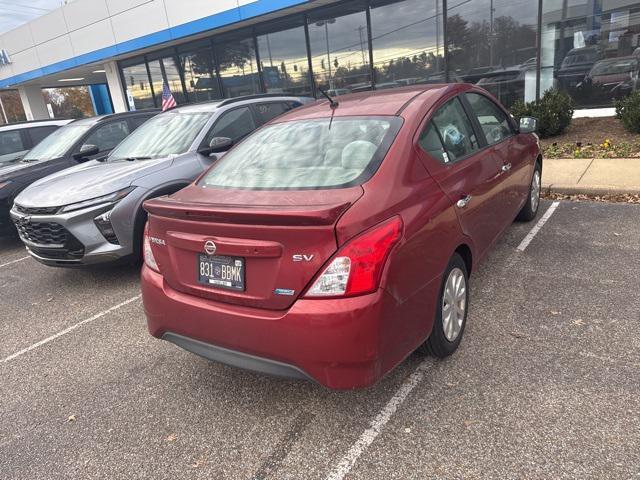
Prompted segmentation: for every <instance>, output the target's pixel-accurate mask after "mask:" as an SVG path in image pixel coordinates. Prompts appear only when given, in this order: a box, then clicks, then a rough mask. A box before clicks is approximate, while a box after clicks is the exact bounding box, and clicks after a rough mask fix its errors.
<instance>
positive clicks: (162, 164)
mask: <svg viewBox="0 0 640 480" xmlns="http://www.w3.org/2000/svg"><path fill="white" fill-rule="evenodd" d="M313 101H314V99H313V98H304V97H288V96H281V95H280V96H274V95H255V96H252V97H242V98H234V99H228V100H224V101H219V102H209V103H201V104H195V105H188V106H183V107H178V108H175V109H172V110H169V111H167V112H164V113H162V114H160V115H158V116H156V117H154V118H152V119H151V120H149V121H147V122H146V123H144V124H143V125H142V126H141V127H139V128H138V129H137V130H136V131H135V132H134V133H132V134H131V135H130V136H129V137H127V138H126V139H125V140H124V141H123V142H122V143H120V145H118V146H117V147H116V148H115V149H114V150H113V151H112V152H111V153H110V154H109V156H108V157H107V158H106V159H105V160H103V161H91V162H87V163H83V164H81V165H78V166H75V167H72V168H69V169H66V170H63V171H61V172H58V173H56V174H54V175H51V176H48V177H45V178H43V179H42V180H39V181H37V182H35V183H33V184H32V185H31V186H29V187H28V188H27V189H25V190H24V191H23V192H22V193H21V194H20V195H18V196H17V197H16V199H15V203H14V206H13V208H12V210H11V218H12V220H13V221H14V223H15V225H16V227H17V229H18V232H19V234H20V238H21V239H22V241H23V242H24V244H25V245H26V247H27V250H28V251H29V253H30V254H31V256H32V257H33V258H35V259H36V260H38V261H39V262H41V263H43V264H45V265H50V266H63V267H65V266H77V265H87V264H96V263H104V262H112V261H116V260H120V259H134V260H136V261H137V260H138V259H139V258H140V255H141V247H142V234H143V231H144V225H145V222H146V213H145V211H144V210H143V208H142V203H143V202H144V201H145V200H147V199H149V198H153V197H158V196H161V195H168V194H171V193H174V192H176V191H178V190H180V189H182V188H183V187H185V186H186V185H188V184H190V183H191V182H193V181H194V180H195V179H196V178H197V177H198V176H199V175H200V174H202V173H203V172H204V171H205V170H206V169H207V168H209V167H210V166H211V165H212V164H213V162H215V161H216V159H217V158H219V157H220V156H221V155H223V154H224V152H225V151H226V150H228V149H229V148H230V147H231V146H232V145H233V144H235V143H237V142H239V141H240V140H241V139H242V138H244V137H245V136H247V135H248V134H250V133H252V132H253V131H254V130H255V129H257V128H258V127H260V126H261V125H263V124H264V123H266V122H268V121H269V120H271V119H272V118H275V117H276V116H278V115H280V114H282V113H284V112H286V111H288V110H291V109H293V108H296V107H298V106H301V105H303V104H306V103H310V102H313Z"/></svg>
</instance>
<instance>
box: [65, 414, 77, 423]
mask: <svg viewBox="0 0 640 480" xmlns="http://www.w3.org/2000/svg"><path fill="white" fill-rule="evenodd" d="M75 421H76V416H75V415H69V418H67V423H69V422H75Z"/></svg>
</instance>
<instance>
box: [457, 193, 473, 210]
mask: <svg viewBox="0 0 640 480" xmlns="http://www.w3.org/2000/svg"><path fill="white" fill-rule="evenodd" d="M471 198H472V197H471V195H465V196H464V197H462V198H461V199H460V200H458V201H457V202H456V207H458V208H464V207H466V206H467V205H468V204H469V202H470V201H471Z"/></svg>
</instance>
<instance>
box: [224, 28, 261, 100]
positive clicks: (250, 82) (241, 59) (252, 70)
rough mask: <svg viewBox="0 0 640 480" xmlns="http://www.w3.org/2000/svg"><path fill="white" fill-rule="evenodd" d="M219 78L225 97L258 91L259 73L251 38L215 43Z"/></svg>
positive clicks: (259, 90)
mask: <svg viewBox="0 0 640 480" xmlns="http://www.w3.org/2000/svg"><path fill="white" fill-rule="evenodd" d="M216 54H217V57H218V61H219V62H220V65H219V70H220V78H221V79H222V85H223V88H224V95H225V96H226V97H239V96H242V95H252V94H256V93H260V92H261V89H260V73H259V72H258V64H257V63H256V52H255V48H254V44H253V38H252V37H249V38H243V39H238V40H229V41H228V42H227V43H220V44H216Z"/></svg>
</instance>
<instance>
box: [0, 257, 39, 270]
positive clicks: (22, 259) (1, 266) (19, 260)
mask: <svg viewBox="0 0 640 480" xmlns="http://www.w3.org/2000/svg"><path fill="white" fill-rule="evenodd" d="M27 258H31V257H30V256H29V255H27V256H26V257H20V258H16V259H15V260H11V261H10V262H7V263H3V264H0V268H3V267H8V266H9V265H13V264H14V263H18V262H22V261H24V260H26V259H27Z"/></svg>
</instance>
